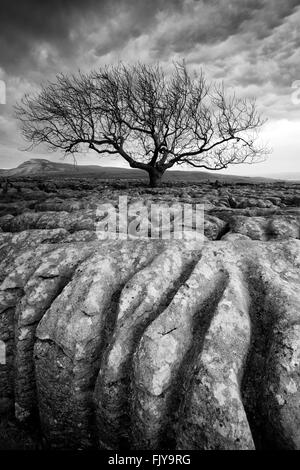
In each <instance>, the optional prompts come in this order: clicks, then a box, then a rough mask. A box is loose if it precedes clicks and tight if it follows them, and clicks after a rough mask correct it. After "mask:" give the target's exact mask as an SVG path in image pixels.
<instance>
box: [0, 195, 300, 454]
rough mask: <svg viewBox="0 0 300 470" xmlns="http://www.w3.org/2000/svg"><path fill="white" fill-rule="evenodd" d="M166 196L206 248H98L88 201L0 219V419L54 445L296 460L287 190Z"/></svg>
mask: <svg viewBox="0 0 300 470" xmlns="http://www.w3.org/2000/svg"><path fill="white" fill-rule="evenodd" d="M66 191H67V190H66ZM172 191H173V196H174V198H177V200H181V201H185V202H191V201H193V202H195V201H196V202H202V203H204V204H205V205H206V217H205V227H204V231H205V240H204V242H203V243H200V242H199V241H197V242H195V241H194V242H192V241H177V242H176V241H163V240H134V241H130V240H129V241H126V240H123V241H122V240H119V241H118V240H108V241H101V240H98V239H97V236H96V233H95V223H96V221H97V220H96V218H95V204H96V201H97V200H98V199H97V197H98V196H97V195H95V194H94V193H92V194H90V195H89V194H87V195H86V198H83V199H82V200H80V201H78V200H76V199H75V198H74V199H72V198H70V197H67V196H68V195H66V199H59V198H58V197H56V198H55V197H52V199H51V198H49V199H48V198H47V197H46V196H45V198H44V199H43V200H42V201H35V202H32V201H31V199H29V201H27V200H26V198H25V200H24V207H23V209H22V212H18V210H17V207H14V206H13V203H11V204H10V206H9V208H8V209H7V208H6V209H3V211H4V213H3V214H2V216H1V217H0V226H1V228H2V230H3V231H2V232H0V282H1V284H0V340H1V341H2V342H3V343H4V344H5V348H6V363H5V364H0V411H1V413H2V415H3V413H6V414H7V415H9V413H10V414H13V415H14V416H15V417H16V419H17V420H18V421H19V422H22V423H25V424H26V423H28V422H34V423H38V426H40V428H41V433H42V436H43V442H44V443H45V445H47V446H49V447H50V448H64V449H86V448H100V449H113V450H118V449H122V448H126V449H173V450H174V449H184V450H192V449H253V448H256V449H265V448H279V449H281V448H283V449H300V310H299V300H300V276H299V267H300V266H299V265H300V240H299V235H300V232H299V230H300V229H299V227H300V218H299V208H298V206H297V204H298V205H299V200H298V199H295V198H297V197H298V196H297V194H298V193H297V194H296V195H295V191H294V193H293V192H291V191H290V190H289V189H287V190H286V191H283V192H282V194H281V195H280V194H279V195H278V192H276V191H273V189H272V187H270V188H268V187H267V188H265V196H264V194H263V193H261V194H260V193H259V191H258V196H257V197H255V192H254V191H252V189H251V188H247V187H246V188H242V189H241V190H240V189H239V188H238V189H236V190H235V191H236V194H234V193H232V194H231V192H230V191H228V190H226V188H222V187H221V188H214V187H213V186H212V187H211V188H210V192H209V197H208V196H207V197H206V196H205V195H204V193H203V192H201V191H200V190H199V191H198V190H196V189H195V191H194V194H191V193H190V194H189V195H188V196H187V195H186V194H181V193H182V190H181V189H178V190H176V191H177V192H176V191H175V190H173V189H172ZM239 191H240V194H239ZM148 192H149V193H148V200H147V201H146V202H145V204H148V205H149V203H150V202H151V200H152V199H153V200H155V201H161V200H163V197H164V194H163V193H161V192H160V190H157V191H154V192H152V190H148ZM298 192H299V191H298ZM116 193H117V192H116ZM241 194H242V195H243V197H241ZM276 194H277V195H276ZM102 196H103V195H102ZM204 196H205V197H204ZM28 197H29V196H28ZM30 197H31V196H30ZM151 198H152V199H151ZM104 199H105V197H104V196H103V197H102V200H104ZM136 199H137V198H136ZM136 199H134V197H131V202H132V203H133V204H135V202H136ZM112 202H113V203H114V204H116V200H113V201H112ZM168 202H169V203H170V202H171V201H168ZM24 208H25V209H28V212H26V211H25V210H24ZM31 208H32V210H31ZM0 209H1V207H0ZM7 211H8V212H7Z"/></svg>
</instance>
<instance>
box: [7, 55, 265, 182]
mask: <svg viewBox="0 0 300 470" xmlns="http://www.w3.org/2000/svg"><path fill="white" fill-rule="evenodd" d="M16 113H17V117H18V118H19V120H20V121H21V128H22V132H23V135H24V137H25V138H26V139H27V140H28V141H30V142H31V143H32V146H35V145H38V144H40V143H46V144H47V145H48V146H49V148H50V149H52V150H57V149H60V150H63V151H64V152H65V154H75V153H76V152H79V151H80V150H82V149H83V146H87V147H89V148H90V149H92V150H94V151H95V152H97V153H98V154H100V155H106V156H107V155H108V154H111V155H114V154H117V155H119V156H121V157H122V158H123V159H124V160H126V161H127V162H128V163H129V165H130V166H131V167H132V168H139V169H141V170H145V171H146V172H147V173H148V174H149V178H150V185H151V186H152V187H155V186H157V185H158V183H159V181H160V179H161V177H162V175H163V174H164V172H165V171H166V170H167V169H169V168H171V167H173V166H174V165H183V164H187V165H190V166H192V167H195V168H205V169H207V170H221V169H224V168H227V167H228V166H229V165H235V164H240V163H254V162H258V161H261V160H262V159H263V156H264V154H265V153H266V150H265V148H263V147H260V146H259V145H257V144H256V142H257V134H258V131H259V129H260V128H261V126H262V125H263V123H264V120H263V119H262V118H261V116H260V114H259V113H258V111H257V108H256V103H255V100H254V99H251V100H247V99H239V98H237V97H236V96H235V95H231V96H227V94H226V92H225V90H224V87H223V85H213V84H208V83H207V80H206V79H205V76H204V74H203V72H202V71H201V73H200V74H199V76H198V77H195V78H194V77H192V76H191V74H190V73H189V72H188V71H187V69H186V67H185V66H184V65H180V64H175V65H174V66H173V69H172V72H171V73H170V74H167V73H166V72H164V70H163V69H162V68H161V67H160V66H159V65H155V66H150V65H144V64H137V65H134V66H130V65H124V64H119V65H117V66H107V67H104V68H102V69H100V70H98V71H93V72H91V73H88V74H82V73H79V74H78V75H71V76H66V75H59V76H58V77H57V79H56V81H55V82H54V83H50V84H48V85H46V86H45V87H44V88H43V89H42V90H41V92H40V93H38V94H36V95H35V96H28V95H25V96H24V98H23V99H22V101H21V103H20V104H19V105H17V107H16Z"/></svg>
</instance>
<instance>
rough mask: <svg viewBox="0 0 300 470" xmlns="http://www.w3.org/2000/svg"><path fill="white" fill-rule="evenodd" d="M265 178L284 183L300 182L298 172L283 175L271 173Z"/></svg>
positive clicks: (299, 173)
mask: <svg viewBox="0 0 300 470" xmlns="http://www.w3.org/2000/svg"><path fill="white" fill-rule="evenodd" d="M267 177H270V178H275V179H278V178H280V179H283V180H286V181H300V171H295V172H285V173H280V174H278V173H271V174H270V175H267Z"/></svg>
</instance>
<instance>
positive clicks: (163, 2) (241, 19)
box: [0, 0, 300, 175]
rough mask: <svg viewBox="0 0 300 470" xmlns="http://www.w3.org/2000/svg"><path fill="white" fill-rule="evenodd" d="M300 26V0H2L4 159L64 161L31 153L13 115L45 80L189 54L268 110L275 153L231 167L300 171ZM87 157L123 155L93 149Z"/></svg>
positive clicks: (0, 137) (0, 146)
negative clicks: (96, 152) (109, 65)
mask: <svg viewBox="0 0 300 470" xmlns="http://www.w3.org/2000/svg"><path fill="white" fill-rule="evenodd" d="M299 26H300V0H233V1H228V0H185V1H179V0H118V1H117V0H116V1H114V0H98V1H97V0H82V1H81V0H60V1H59V0H22V1H18V2H17V1H16V0H0V80H2V81H4V82H5V84H6V104H0V167H2V168H9V167H15V166H16V165H18V164H19V163H21V162H22V161H25V160H28V159H29V158H37V157H41V158H51V159H55V160H57V161H59V158H60V156H59V155H57V156H56V155H53V154H50V155H49V154H47V153H46V152H45V149H43V148H37V149H36V150H35V151H34V153H32V152H31V153H29V152H24V151H22V149H24V148H26V143H25V142H24V141H23V140H22V137H21V135H20V132H19V130H18V127H17V123H16V121H15V120H14V117H13V105H14V103H15V102H16V101H17V100H19V99H20V98H21V97H22V95H23V94H24V93H25V92H27V91H31V90H34V89H35V88H36V87H38V86H39V85H40V84H41V83H43V82H44V81H45V80H49V79H50V80H51V79H53V78H54V77H55V75H56V74H57V73H59V72H68V71H71V72H76V71H77V70H78V69H81V70H83V71H86V70H90V69H91V68H96V67H97V66H99V65H101V64H107V63H115V62H118V61H120V60H122V61H124V62H135V61H137V60H141V61H144V62H157V61H160V62H161V63H162V65H164V66H165V67H168V66H169V65H170V64H171V63H172V61H174V60H181V59H183V58H184V59H185V62H186V64H187V66H188V67H189V68H190V69H191V70H194V69H195V70H197V68H199V67H200V66H202V67H203V68H204V70H205V71H206V73H207V75H208V76H209V77H210V78H212V79H216V80H223V81H224V82H225V84H226V85H227V87H229V88H231V87H232V89H235V90H237V93H238V94H239V95H242V96H253V95H254V96H256V97H257V100H258V106H259V108H260V109H261V110H262V111H263V112H264V114H265V115H266V116H267V117H268V123H267V124H266V125H265V128H264V131H263V134H262V139H263V140H264V141H265V142H267V143H268V144H269V146H271V147H272V148H273V154H272V155H271V156H269V158H268V161H267V162H266V163H263V164H260V165H259V166H258V165H253V166H251V167H250V166H249V165H242V166H240V167H234V168H233V169H232V168H231V169H230V170H228V172H229V173H235V174H251V175H253V174H260V173H262V174H266V173H279V172H293V171H297V172H300V132H299V131H300V27H299ZM297 81H299V82H298V83H297ZM293 85H294V88H293ZM298 86H299V88H298ZM0 98H1V95H0ZM0 101H1V99H0ZM78 163H82V164H85V163H87V164H88V163H93V164H95V163H99V164H102V165H103V164H106V165H114V166H119V165H120V164H122V161H120V160H118V159H116V158H114V159H113V160H111V158H110V159H109V160H108V159H101V160H100V159H99V157H98V156H97V155H96V156H93V155H92V154H88V155H82V156H79V158H78Z"/></svg>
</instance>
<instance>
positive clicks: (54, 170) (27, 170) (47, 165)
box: [0, 158, 274, 182]
mask: <svg viewBox="0 0 300 470" xmlns="http://www.w3.org/2000/svg"><path fill="white" fill-rule="evenodd" d="M39 175H40V176H54V175H57V176H62V177H68V176H73V177H74V176H79V177H80V176H96V177H98V178H101V179H147V174H146V173H145V172H144V171H142V170H134V169H131V168H117V167H102V166H99V165H76V166H75V165H74V164H72V163H60V162H58V163H57V162H52V161H49V160H46V159H40V158H32V159H30V160H28V161H26V162H24V163H21V165H19V166H18V167H17V168H11V169H9V170H0V177H7V178H9V177H22V176H24V177H30V176H39ZM174 180H176V181H185V182H189V181H191V182H192V181H195V182H197V181H201V180H202V181H203V180H206V181H207V180H210V181H215V180H219V181H228V182H268V181H274V180H273V179H270V178H263V177H262V178H260V177H254V178H253V177H247V176H233V175H222V174H219V173H217V172H216V173H213V172H212V173H209V172H205V171H178V170H169V171H167V172H166V173H165V175H164V179H163V181H174Z"/></svg>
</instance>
